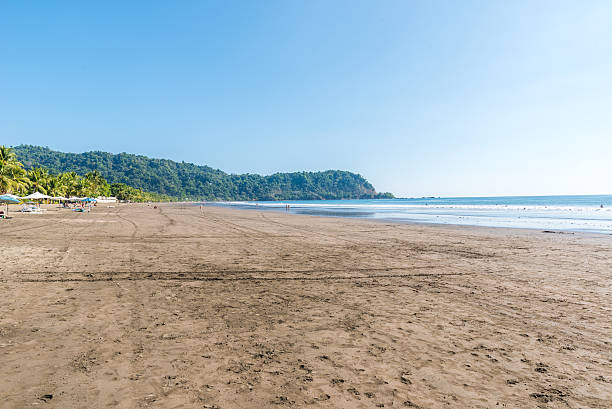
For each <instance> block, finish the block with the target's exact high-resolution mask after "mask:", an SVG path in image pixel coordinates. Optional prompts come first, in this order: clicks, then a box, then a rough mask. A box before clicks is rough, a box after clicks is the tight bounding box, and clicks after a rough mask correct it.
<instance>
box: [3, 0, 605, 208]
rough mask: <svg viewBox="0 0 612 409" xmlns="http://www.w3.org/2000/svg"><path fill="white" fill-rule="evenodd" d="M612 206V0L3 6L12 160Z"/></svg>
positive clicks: (6, 126)
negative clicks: (126, 165)
mask: <svg viewBox="0 0 612 409" xmlns="http://www.w3.org/2000/svg"><path fill="white" fill-rule="evenodd" d="M21 143H29V144H36V145H45V146H49V147H51V148H54V149H58V150H62V151H69V152H82V151H88V150H104V151H110V152H122V151H125V152H130V153H138V154H144V155H148V156H153V157H163V158H169V159H174V160H179V161H180V160H184V161H186V162H195V163H198V164H208V165H210V166H213V167H216V168H221V169H223V170H226V171H228V172H235V173H242V172H252V173H255V172H257V173H263V174H269V173H273V172H277V171H295V170H323V169H346V170H352V171H356V172H359V173H361V174H362V175H364V176H365V177H366V178H368V179H369V180H370V181H371V182H372V183H373V184H374V185H375V186H376V188H377V189H378V190H381V191H392V192H394V193H396V194H397V195H401V196H421V195H443V196H468V195H506V194H507V195H517V194H588V193H594V194H595V193H612V2H610V1H559V0H556V1H537V0H529V1H501V0H500V1H488V0H481V1H454V0H452V1H450V0H449V1H408V0H404V1H374V0H373V1H366V2H364V1H356V0H350V1H329V0H324V1H313V0H308V1H307V0H303V1H295V0H293V1H286V0H282V1H264V0H262V1H218V2H212V1H199V0H198V1H186V0H182V1H176V2H175V1H150V0H148V1H98V2H83V1H72V2H70V1H62V2H51V1H27V2H26V1H4V2H2V3H1V4H0V144H8V145H17V144H21Z"/></svg>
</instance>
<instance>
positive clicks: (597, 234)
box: [185, 202, 612, 237]
mask: <svg viewBox="0 0 612 409" xmlns="http://www.w3.org/2000/svg"><path fill="white" fill-rule="evenodd" d="M185 203H191V202H185ZM198 203H206V205H208V206H215V207H220V208H225V209H230V210H235V211H248V212H250V211H263V212H276V213H281V214H292V215H298V216H306V217H324V218H334V219H351V220H363V221H368V222H375V223H397V224H402V225H423V226H429V227H435V226H450V227H465V228H482V229H502V230H503V229H508V230H525V231H531V232H538V231H539V232H541V233H555V234H572V235H573V234H579V235H586V236H591V235H592V236H593V237H602V236H603V237H606V236H612V232H601V231H589V230H568V229H546V228H537V227H509V226H487V225H482V224H456V223H435V222H429V221H418V220H408V219H398V218H395V219H392V218H369V217H358V216H355V217H351V216H337V215H323V214H307V213H297V212H293V213H291V212H286V211H284V210H283V209H282V208H257V207H253V208H238V207H232V205H223V204H217V203H216V202H195V204H196V205H197V204H198Z"/></svg>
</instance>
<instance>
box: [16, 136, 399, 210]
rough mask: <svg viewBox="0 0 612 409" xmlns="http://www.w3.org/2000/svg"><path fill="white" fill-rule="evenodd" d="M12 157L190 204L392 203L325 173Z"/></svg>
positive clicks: (20, 150) (143, 160)
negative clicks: (240, 171) (231, 171)
mask: <svg viewBox="0 0 612 409" xmlns="http://www.w3.org/2000/svg"><path fill="white" fill-rule="evenodd" d="M14 149H15V152H16V154H17V157H18V158H19V160H20V161H21V162H22V163H23V164H24V166H25V167H26V169H30V168H32V167H34V166H41V167H44V168H47V169H49V170H50V171H51V172H54V173H59V172H76V173H78V174H86V173H88V172H91V171H93V170H97V171H98V172H100V174H101V175H102V176H103V177H104V178H105V179H106V180H108V181H109V183H111V184H113V185H115V184H123V185H116V186H117V187H116V188H115V189H116V190H117V191H119V190H123V191H126V189H128V188H129V187H134V188H138V189H142V190H145V191H148V192H155V193H158V194H162V195H168V196H172V197H175V198H179V199H190V200H308V199H376V198H392V197H393V195H392V194H391V193H377V192H376V190H375V189H374V187H373V186H372V185H371V184H370V183H369V182H368V181H367V180H365V179H364V178H363V177H362V176H361V175H358V174H355V173H351V172H346V171H340V170H328V171H325V172H295V173H275V174H273V175H269V176H261V175H255V174H244V175H231V174H227V173H225V172H223V171H221V170H218V169H213V168H211V167H209V166H198V165H194V164H192V163H185V162H180V163H179V162H174V161H171V160H166V159H153V158H148V157H146V156H140V155H132V154H127V153H120V154H117V155H115V154H111V153H108V152H99V151H94V152H85V153H64V152H57V151H53V150H51V149H49V148H45V147H41V146H32V145H19V146H16V147H15V148H14ZM113 193H114V192H113Z"/></svg>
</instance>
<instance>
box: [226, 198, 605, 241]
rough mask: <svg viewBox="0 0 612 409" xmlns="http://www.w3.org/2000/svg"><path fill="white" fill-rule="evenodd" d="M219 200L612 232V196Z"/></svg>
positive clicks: (335, 213) (404, 218) (344, 213)
mask: <svg viewBox="0 0 612 409" xmlns="http://www.w3.org/2000/svg"><path fill="white" fill-rule="evenodd" d="M215 204H216V205H221V206H229V207H236V208H241V209H258V210H275V211H287V212H289V213H295V214H309V215H317V216H332V217H353V218H367V219H377V220H390V221H397V222H420V223H440V224H459V225H472V226H489V227H518V228H533V229H544V230H563V231H583V232H593V233H608V234H612V195H586V196H508V197H461V198H418V199H380V200H299V201H279V202H265V201H260V202H255V201H253V202H217V203H215ZM287 205H289V209H288V210H287V209H286V206H287Z"/></svg>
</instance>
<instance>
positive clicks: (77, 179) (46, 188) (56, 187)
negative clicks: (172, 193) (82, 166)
mask: <svg viewBox="0 0 612 409" xmlns="http://www.w3.org/2000/svg"><path fill="white" fill-rule="evenodd" d="M34 192H40V193H43V194H46V195H49V196H53V197H60V196H64V197H72V196H76V197H99V196H115V197H116V198H117V199H119V200H129V201H132V202H145V201H168V200H171V199H172V198H170V197H169V196H165V195H160V194H156V193H150V192H145V191H143V190H141V189H137V188H134V187H132V186H128V185H126V184H124V183H112V184H110V183H108V182H107V181H106V179H105V178H104V177H103V176H102V175H101V174H100V172H99V171H98V170H92V171H89V172H87V173H85V174H84V175H79V174H77V173H76V172H74V171H70V172H63V173H61V172H60V173H53V172H51V171H49V170H48V169H46V168H43V167H32V168H31V169H26V168H25V167H24V165H23V163H21V162H20V161H19V160H18V158H17V155H16V153H15V151H14V150H13V149H12V148H9V147H6V146H3V145H0V193H12V194H15V195H18V196H26V195H28V194H30V193H34Z"/></svg>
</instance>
